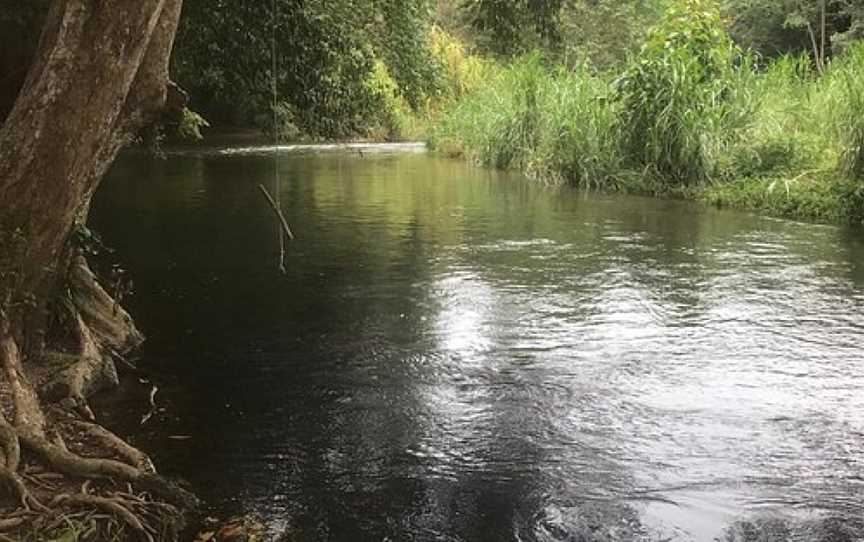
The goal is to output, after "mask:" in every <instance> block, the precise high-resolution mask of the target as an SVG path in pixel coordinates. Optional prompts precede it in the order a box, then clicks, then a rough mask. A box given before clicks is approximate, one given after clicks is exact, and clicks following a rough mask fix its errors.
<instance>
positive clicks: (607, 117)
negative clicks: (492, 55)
mask: <svg viewBox="0 0 864 542" xmlns="http://www.w3.org/2000/svg"><path fill="white" fill-rule="evenodd" d="M618 109H619V104H618V102H617V101H616V100H615V97H614V91H613V89H612V86H611V84H610V82H609V81H608V80H607V79H605V78H603V77H601V76H597V75H595V74H592V73H591V72H590V71H589V69H588V68H587V67H578V68H576V69H574V70H564V69H561V68H550V67H548V66H546V65H545V64H544V62H543V60H542V59H541V57H539V56H538V55H528V56H526V57H523V58H521V59H518V60H517V61H515V62H514V63H513V64H512V65H510V66H509V67H507V68H504V69H501V70H500V71H499V72H498V73H497V74H496V75H495V76H494V77H492V79H491V81H490V82H489V83H488V84H487V85H486V86H485V87H483V88H482V89H480V90H479V91H477V92H475V93H473V94H471V95H470V96H468V97H467V98H465V99H464V100H462V101H460V102H459V103H458V104H457V105H456V107H454V108H453V109H451V110H450V111H447V112H446V113H445V114H444V115H443V116H442V118H441V119H440V120H439V122H438V123H437V125H436V127H435V129H434V131H433V133H432V138H431V141H430V143H431V144H432V146H433V147H435V148H438V149H440V150H443V151H445V152H449V153H451V154H465V155H467V156H469V157H470V158H472V159H474V160H476V161H478V162H480V163H481V164H483V165H488V166H493V167H498V168H511V167H512V168H519V169H522V170H524V171H526V172H527V173H528V174H529V175H532V176H534V177H537V178H542V179H544V180H546V181H556V182H561V181H567V182H571V183H574V184H582V185H591V186H596V187H603V186H604V185H605V184H606V183H607V181H608V180H609V179H610V178H611V177H612V175H613V174H614V173H615V172H616V171H618V170H619V169H620V167H621V164H620V162H621V152H620V149H619V142H620V137H619V136H618V132H617V130H618V126H617V118H618Z"/></svg>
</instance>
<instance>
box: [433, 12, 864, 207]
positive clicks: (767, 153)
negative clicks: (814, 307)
mask: <svg viewBox="0 0 864 542" xmlns="http://www.w3.org/2000/svg"><path fill="white" fill-rule="evenodd" d="M550 58H552V59H553V60H552V61H550V60H549V59H550ZM829 60H830V61H829V62H827V64H826V67H825V69H824V71H821V72H820V70H818V69H817V66H816V65H815V63H814V62H813V60H812V58H811V57H810V56H809V54H808V53H807V52H803V53H801V54H798V55H795V56H782V57H779V58H777V59H776V60H773V61H770V62H768V63H767V64H765V65H757V63H756V61H755V60H754V57H753V56H752V55H749V54H747V53H745V52H742V51H741V50H740V49H739V48H738V47H737V46H736V45H735V44H734V43H733V42H732V41H731V40H730V38H729V36H728V35H727V34H726V33H725V31H724V24H723V19H722V18H721V16H720V14H719V13H718V11H717V9H716V6H715V5H714V4H713V3H712V2H709V1H708V0H683V1H675V2H672V3H670V5H669V9H668V10H667V12H666V14H665V16H664V17H663V18H662V20H661V22H660V23H659V24H658V25H657V26H656V27H654V28H653V29H652V30H651V31H650V33H649V34H648V36H647V37H646V41H645V44H644V46H643V47H642V48H641V49H640V51H639V52H638V53H636V54H634V55H633V56H632V57H631V58H630V60H629V61H628V63H627V65H626V66H624V67H623V73H622V74H621V75H620V76H618V77H617V78H616V77H613V76H612V75H607V74H605V73H603V72H597V71H595V70H594V69H593V68H589V67H586V66H587V64H586V63H576V64H575V65H574V66H573V67H572V68H570V69H564V68H561V67H555V66H560V65H561V62H560V57H555V56H554V55H553V56H549V55H546V56H540V55H536V54H535V55H527V56H523V57H521V58H518V59H516V60H515V61H513V62H512V63H511V64H510V65H509V66H507V67H504V68H500V67H499V68H497V69H496V68H494V67H492V68H489V72H488V73H489V75H486V76H484V77H483V78H482V80H481V84H480V85H479V86H477V87H473V90H470V91H468V92H466V93H465V94H464V95H462V97H461V98H459V99H457V101H455V102H453V103H452V104H450V105H449V106H448V107H447V109H446V110H445V111H444V113H443V115H442V116H441V118H440V119H438V121H437V123H436V125H435V127H434V129H433V130H432V133H431V135H430V143H431V145H432V146H433V147H434V148H436V149H438V150H439V151H442V152H445V153H450V154H464V155H466V156H468V157H470V158H472V159H475V160H477V161H478V162H480V163H482V164H485V165H490V166H495V167H502V168H517V169H520V170H522V171H524V172H526V173H528V174H529V175H531V176H534V177H537V178H542V179H545V180H552V181H567V182H570V183H573V184H579V185H582V186H593V187H602V188H607V189H609V188H611V189H622V190H628V191H637V192H648V193H664V194H674V195H677V196H682V197H698V198H700V199H702V200H704V201H706V202H710V203H712V204H716V205H721V206H734V207H739V208H749V209H759V210H762V211H765V212H769V213H772V214H778V215H783V216H794V217H800V218H816V219H819V220H828V221H838V220H849V221H854V222H864V115H862V114H861V113H862V111H864V43H859V44H852V45H849V46H848V47H847V48H846V50H845V52H844V53H842V54H838V55H836V56H835V57H834V58H833V59H829ZM496 72H497V73H496ZM482 81H485V83H482Z"/></svg>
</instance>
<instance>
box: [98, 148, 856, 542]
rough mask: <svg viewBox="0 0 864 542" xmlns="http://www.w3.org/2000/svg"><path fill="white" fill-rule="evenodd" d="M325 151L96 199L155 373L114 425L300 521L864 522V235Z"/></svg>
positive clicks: (361, 527) (350, 533) (741, 535)
mask: <svg viewBox="0 0 864 542" xmlns="http://www.w3.org/2000/svg"><path fill="white" fill-rule="evenodd" d="M325 150H327V151H328V152H311V151H310V149H308V148H282V149H278V148H269V149H258V150H255V149H245V150H244V149H241V150H240V151H239V152H238V150H237V149H235V150H233V151H232V152H228V153H220V152H186V153H181V154H176V155H171V156H169V158H168V159H167V160H165V161H159V160H152V159H149V158H146V157H142V156H135V155H129V156H125V157H123V158H122V159H121V160H120V161H119V163H118V164H117V165H116V166H115V168H114V169H113V171H112V173H111V174H110V179H109V180H108V182H107V184H106V185H105V186H104V188H103V190H102V191H101V193H100V194H99V195H98V197H97V201H96V203H95V208H94V212H93V225H94V226H95V227H96V228H97V229H99V230H100V231H101V232H102V234H103V237H104V238H105V240H106V241H107V243H108V244H110V245H112V246H114V247H115V248H116V250H117V258H118V259H119V260H120V261H121V262H122V263H123V264H124V266H125V267H126V268H127V269H128V270H129V272H130V274H131V275H132V276H133V277H134V279H135V284H136V292H135V295H134V296H133V297H132V298H131V299H129V301H128V304H129V305H130V308H131V309H132V311H133V312H134V314H135V315H136V317H137V319H138V322H139V324H140V325H141V327H142V328H143V329H144V330H145V332H146V333H147V334H148V336H149V341H148V342H147V343H146V346H145V347H144V349H143V351H142V352H141V353H140V359H139V360H138V363H139V365H140V366H141V367H142V369H143V370H144V371H145V372H147V373H148V374H149V375H150V376H151V380H152V381H153V382H155V383H156V384H157V385H158V386H159V388H160V389H159V392H158V393H157V395H156V402H157V404H158V405H159V406H160V409H161V410H160V411H159V412H158V413H157V415H156V416H155V417H154V418H153V419H151V420H149V421H148V422H147V423H146V424H144V425H140V423H139V422H140V417H141V415H142V414H143V412H144V411H146V410H147V408H146V403H147V401H146V396H147V394H148V392H149V390H150V387H149V385H145V384H139V383H138V382H137V381H136V382H134V383H133V384H128V385H127V386H128V388H129V389H127V390H126V391H125V392H124V394H123V395H122V396H121V397H120V398H114V399H113V401H115V402H117V403H119V404H120V405H121V406H122V407H123V410H124V411H125V412H126V413H127V414H128V415H125V416H122V417H121V418H120V419H116V420H115V422H114V423H115V425H118V426H119V428H120V429H121V430H122V431H125V432H127V433H129V434H131V435H132V438H133V439H134V440H135V442H136V443H137V444H139V445H141V446H142V447H144V448H145V449H148V450H151V451H153V452H154V453H155V455H156V458H157V463H159V464H160V465H162V467H163V470H165V471H167V472H169V473H171V474H174V475H177V476H180V477H182V478H185V479H187V480H188V481H189V482H190V483H191V484H193V486H194V487H195V488H196V489H197V491H198V492H199V493H200V494H201V495H202V496H203V497H205V498H207V499H209V500H210V501H211V502H213V503H215V504H216V506H217V507H218V508H219V509H220V510H221V511H222V512H223V513H239V512H257V513H259V514H261V515H263V516H264V517H265V518H266V519H267V520H268V523H269V524H271V525H272V526H273V528H274V531H288V532H290V533H292V537H293V538H289V539H290V540H345V541H349V540H350V541H353V540H357V541H361V540H376V541H378V540H391V541H397V540H454V541H456V540H458V541H474V540H478V541H486V540H489V541H509V540H513V541H517V540H518V541H534V540H537V541H553V540H555V541H557V540H610V541H613V540H669V539H671V540H713V539H715V538H720V539H723V540H725V539H730V540H786V539H787V538H792V539H801V540H854V539H855V538H854V537H855V536H856V533H857V536H862V533H864V529H861V525H860V522H861V520H862V502H864V501H862V497H864V393H862V390H864V359H862V358H864V356H862V344H861V340H860V339H861V337H862V331H864V311H862V308H864V243H862V240H861V239H862V237H861V232H860V231H850V230H844V229H839V228H835V227H827V226H818V225H809V224H798V223H791V222H785V221H778V220H772V219H767V218H758V217H754V216H750V215H746V214H740V213H734V212H724V211H718V210H713V209H707V208H703V207H700V206H697V205H694V204H690V203H685V202H675V201H664V200H657V199H642V198H632V197H621V196H603V195H588V194H585V193H582V192H577V191H568V190H554V189H550V188H543V187H540V186H537V185H534V184H531V183H530V182H528V181H525V180H523V179H521V178H519V177H516V176H507V175H503V174H496V173H491V172H488V171H484V170H479V169H476V168H472V167H470V166H468V165H466V164H463V163H460V162H454V161H449V160H445V159H442V158H436V157H433V156H429V155H426V154H423V153H421V152H418V151H419V149H417V148H408V149H400V148H398V147H384V148H380V149H375V148H366V149H362V148H361V149H359V150H358V149H357V148H348V149H325ZM406 150H407V151H411V152H404V151H406ZM276 161H278V168H279V172H280V176H281V179H282V181H281V193H280V196H281V201H282V204H283V206H284V209H285V214H286V215H287V217H288V220H289V221H290V222H291V225H292V227H293V229H294V232H295V233H296V235H297V237H298V239H297V240H296V241H294V242H293V243H292V244H290V246H289V247H288V253H287V275H286V276H282V275H280V274H279V272H278V271H277V270H276V266H275V258H276V256H277V253H278V248H277V245H276V239H275V236H276V230H275V223H274V220H273V215H272V213H271V212H270V210H269V208H268V207H267V205H266V202H265V200H264V199H263V198H262V197H261V194H260V193H259V191H258V188H257V185H258V184H259V183H264V184H265V185H267V186H268V187H270V190H271V191H273V190H275V187H274V174H273V168H274V165H275V162H276ZM142 397H143V399H142ZM758 536H762V537H763V538H755V537H758ZM771 536H774V537H775V538H770V537H771ZM748 537H749V538H748ZM766 537H769V538H766ZM796 537H797V538H796ZM844 537H845V538H844Z"/></svg>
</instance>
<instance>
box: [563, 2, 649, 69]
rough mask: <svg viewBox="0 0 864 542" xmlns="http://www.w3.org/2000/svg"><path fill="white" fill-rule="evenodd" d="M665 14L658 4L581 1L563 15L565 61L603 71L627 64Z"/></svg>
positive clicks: (571, 3) (570, 5) (569, 7)
mask: <svg viewBox="0 0 864 542" xmlns="http://www.w3.org/2000/svg"><path fill="white" fill-rule="evenodd" d="M661 14H662V9H660V6H659V5H658V2H656V1H654V2H650V1H644V0H581V1H574V2H568V3H566V4H565V7H564V9H563V10H562V12H561V23H560V24H561V35H562V50H561V56H562V59H563V60H564V61H565V63H567V64H573V63H574V61H575V63H582V62H583V61H587V62H590V63H591V65H593V66H597V67H600V68H609V67H613V66H615V65H617V64H621V63H623V62H624V61H625V60H626V59H627V56H628V55H629V54H632V53H634V52H635V51H636V50H637V49H638V48H639V46H640V44H641V43H642V42H643V41H644V39H645V33H646V30H645V29H647V28H650V27H651V26H652V25H653V24H654V23H656V22H657V20H658V19H659V18H660V15H661Z"/></svg>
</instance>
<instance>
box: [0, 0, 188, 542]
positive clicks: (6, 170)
mask: <svg viewBox="0 0 864 542" xmlns="http://www.w3.org/2000/svg"><path fill="white" fill-rule="evenodd" d="M181 1H182V0H112V1H111V2H107V1H105V0H54V2H53V4H52V6H51V9H50V11H49V13H48V16H47V19H46V23H45V27H44V30H43V33H42V37H41V40H40V44H39V47H38V50H37V52H36V55H35V58H34V60H33V64H32V66H31V68H30V70H29V72H28V75H27V78H26V81H25V83H24V86H23V88H22V90H21V92H20V94H19V96H18V98H17V100H16V102H15V105H14V107H13V109H12V111H11V112H10V114H9V116H8V118H7V119H6V122H5V123H4V124H3V126H2V128H0V367H2V371H0V498H2V493H3V491H2V489H3V486H4V485H5V486H6V488H7V489H9V490H11V491H10V493H12V494H14V495H15V496H16V497H18V499H19V500H20V502H21V504H22V505H23V506H24V507H25V508H39V509H47V508H51V507H67V508H68V507H77V506H82V505H90V506H93V507H95V508H100V509H102V510H103V511H109V512H111V511H113V512H115V513H116V514H117V515H119V516H121V518H122V519H123V520H125V521H126V523H127V525H128V526H129V527H130V528H131V529H132V530H133V531H139V534H142V536H143V534H147V533H144V532H143V531H141V529H143V528H144V526H143V525H141V522H137V523H136V521H135V517H134V515H127V514H125V513H124V512H123V511H119V510H118V508H117V506H119V507H120V508H122V509H123V510H124V511H125V512H129V511H130V510H131V509H133V508H135V506H137V505H134V503H132V502H131V501H129V502H121V501H122V499H120V500H118V499H114V500H111V499H107V498H105V497H97V496H94V495H89V494H87V495H84V496H82V495H77V494H76V495H72V496H69V495H67V496H65V497H63V498H55V499H53V500H52V502H51V504H50V505H49V506H47V507H46V506H44V505H43V503H41V502H39V501H38V499H35V498H34V497H33V495H32V493H31V492H30V491H28V488H27V485H26V484H25V483H24V481H23V479H22V478H21V477H20V476H19V475H18V474H17V472H16V471H17V469H18V467H19V464H20V448H21V447H23V448H24V449H25V450H27V449H29V450H30V451H32V452H33V454H34V457H38V458H40V459H41V460H42V461H43V462H44V463H46V464H47V465H48V466H49V467H50V468H52V469H54V470H56V471H59V472H61V473H63V474H66V475H70V476H79V477H111V478H114V479H119V480H125V481H129V482H135V483H139V484H143V485H145V486H147V490H148V491H150V492H151V493H152V492H154V491H155V492H161V493H163V494H166V498H168V499H169V500H170V498H171V495H167V494H168V493H170V491H169V490H168V489H167V488H166V486H165V485H164V484H163V483H162V482H161V479H157V478H155V477H154V476H152V475H151V474H150V473H149V472H148V471H147V468H146V463H147V462H146V461H143V460H142V457H143V456H142V455H141V454H139V453H137V451H133V450H134V449H132V448H131V447H129V446H128V445H125V443H122V441H120V439H118V438H116V437H114V436H113V435H110V434H109V433H107V432H105V431H104V430H101V429H98V428H95V426H93V427H90V429H88V431H89V432H90V433H93V435H97V434H98V437H94V438H99V439H101V440H100V442H103V443H106V447H107V448H110V449H111V451H112V453H111V454H109V455H111V456H113V457H114V458H115V459H92V458H82V457H80V456H79V455H76V454H75V453H72V452H70V451H69V449H67V447H66V445H65V443H64V441H63V438H62V431H59V430H56V429H55V426H57V425H63V424H64V423H66V422H68V423H75V424H80V423H86V422H85V421H84V420H75V419H72V417H70V416H69V414H68V413H66V412H62V411H59V410H58V411H57V412H61V413H59V414H51V412H55V411H54V410H51V411H48V410H47V409H46V408H45V405H44V401H45V400H47V399H55V400H59V399H65V400H69V401H71V402H69V401H67V402H66V403H65V406H74V407H77V408H78V413H79V414H82V413H83V416H84V417H91V418H92V414H91V413H90V412H89V409H88V408H87V407H86V395H87V393H88V392H89V391H91V390H92V388H93V386H94V385H95V384H94V379H95V378H96V376H94V375H100V374H103V373H104V372H105V371H106V370H108V371H109V372H110V370H111V369H113V365H111V360H110V357H109V356H108V354H109V353H110V352H112V351H116V350H124V349H128V348H129V347H131V346H135V345H136V344H137V343H138V342H140V335H139V334H138V333H137V331H136V330H135V329H134V326H133V325H132V322H131V318H129V317H128V315H127V314H126V313H125V312H123V311H122V309H119V308H118V307H117V304H116V303H114V302H113V300H112V299H111V296H110V295H109V294H108V292H106V290H105V289H103V288H102V287H101V286H100V285H99V283H98V282H97V280H96V278H95V276H94V275H93V274H92V273H91V272H90V270H89V268H88V267H87V263H86V260H84V258H83V256H81V254H80V253H79V251H78V250H77V249H76V248H75V246H74V243H73V242H72V240H73V232H74V231H75V229H76V227H78V226H83V224H84V222H85V220H86V217H87V212H88V209H89V204H90V199H91V197H92V196H93V193H94V191H95V190H96V188H97V186H98V184H99V181H100V179H101V178H102V176H103V174H104V173H105V171H106V170H107V168H108V166H109V165H110V164H111V162H112V161H113V160H114V158H115V156H116V154H117V153H118V151H119V150H120V148H121V147H122V146H123V145H124V144H125V143H127V142H128V141H129V139H130V137H132V136H133V134H135V132H136V131H138V130H139V129H140V128H141V127H142V126H144V125H145V124H146V123H147V122H148V121H151V120H153V119H154V118H155V116H156V115H157V114H158V113H159V112H160V111H161V110H162V109H163V107H164V105H165V101H166V94H167V92H168V88H169V79H168V61H169V56H170V51H171V46H172V42H173V38H174V34H175V31H176V28H177V21H178V18H179V15H180V8H181ZM50 311H53V312H55V313H56V312H62V313H63V315H62V321H63V322H65V323H66V325H67V326H68V328H69V329H68V337H69V338H70V339H69V342H71V343H73V344H74V348H73V351H72V352H71V353H69V352H66V353H58V352H46V351H45V350H44V330H45V325H46V324H45V323H46V321H47V320H48V314H49V312H50ZM49 347H50V348H51V349H54V348H53V347H52V345H49ZM62 356H67V357H69V358H70V359H71V361H70V363H68V367H67V368H66V369H65V370H63V371H60V372H59V374H58V375H55V377H54V378H53V379H51V381H50V382H45V383H44V384H46V388H45V389H44V390H43V393H42V394H41V396H40V394H37V392H36V388H37V385H36V384H37V383H36V382H35V381H34V380H35V378H36V377H34V376H33V375H34V373H37V374H38V371H34V370H33V369H34V367H36V366H38V365H39V364H40V363H41V362H43V361H44V360H45V359H46V358H51V357H54V358H57V357H62ZM109 380H110V377H109ZM40 384H41V383H40ZM68 423H67V425H68ZM79 429H80V427H79ZM106 435H107V436H106ZM118 459H119V460H118ZM175 497H176V495H175ZM0 510H2V509H0ZM149 536H150V534H147V537H149Z"/></svg>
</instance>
